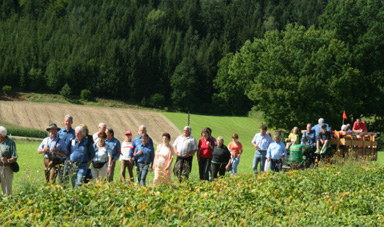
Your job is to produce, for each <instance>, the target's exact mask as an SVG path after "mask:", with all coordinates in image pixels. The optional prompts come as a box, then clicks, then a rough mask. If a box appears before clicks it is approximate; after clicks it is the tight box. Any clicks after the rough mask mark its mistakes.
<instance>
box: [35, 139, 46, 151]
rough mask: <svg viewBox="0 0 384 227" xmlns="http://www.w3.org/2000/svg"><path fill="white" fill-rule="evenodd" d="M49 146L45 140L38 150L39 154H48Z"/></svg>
mask: <svg viewBox="0 0 384 227" xmlns="http://www.w3.org/2000/svg"><path fill="white" fill-rule="evenodd" d="M48 151H49V150H48V146H46V140H45V139H44V140H43V142H41V144H40V146H39V148H37V153H38V154H42V153H44V152H48Z"/></svg>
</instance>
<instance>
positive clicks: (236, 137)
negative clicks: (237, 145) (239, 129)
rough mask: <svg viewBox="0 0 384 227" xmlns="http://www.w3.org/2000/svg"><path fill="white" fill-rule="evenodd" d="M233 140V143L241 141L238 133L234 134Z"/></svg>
mask: <svg viewBox="0 0 384 227" xmlns="http://www.w3.org/2000/svg"><path fill="white" fill-rule="evenodd" d="M232 139H233V141H237V140H238V139H239V135H237V134H236V133H235V134H233V135H232Z"/></svg>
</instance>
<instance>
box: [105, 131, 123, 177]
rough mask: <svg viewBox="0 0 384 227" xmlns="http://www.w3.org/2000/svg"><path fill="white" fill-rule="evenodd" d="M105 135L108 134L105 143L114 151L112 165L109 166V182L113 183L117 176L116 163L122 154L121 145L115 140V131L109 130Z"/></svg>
mask: <svg viewBox="0 0 384 227" xmlns="http://www.w3.org/2000/svg"><path fill="white" fill-rule="evenodd" d="M105 133H106V134H107V139H106V140H105V143H106V144H107V145H108V147H109V149H111V150H112V163H111V165H109V166H108V182H112V181H113V175H114V174H115V167H116V161H117V160H119V157H120V154H121V144H120V141H119V140H118V139H116V138H115V132H114V131H113V129H111V128H109V129H107V130H106V131H105Z"/></svg>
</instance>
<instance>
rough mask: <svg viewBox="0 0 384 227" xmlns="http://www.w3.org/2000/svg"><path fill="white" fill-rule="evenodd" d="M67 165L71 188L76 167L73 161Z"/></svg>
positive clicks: (74, 184)
mask: <svg viewBox="0 0 384 227" xmlns="http://www.w3.org/2000/svg"><path fill="white" fill-rule="evenodd" d="M68 167H69V170H68V175H69V176H70V179H71V183H72V188H75V186H76V179H77V170H78V167H77V165H76V164H75V163H71V164H68Z"/></svg>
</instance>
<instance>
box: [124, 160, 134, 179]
mask: <svg viewBox="0 0 384 227" xmlns="http://www.w3.org/2000/svg"><path fill="white" fill-rule="evenodd" d="M125 164H126V165H127V167H128V174H129V180H130V181H131V182H133V163H131V162H130V161H126V163H125Z"/></svg>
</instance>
